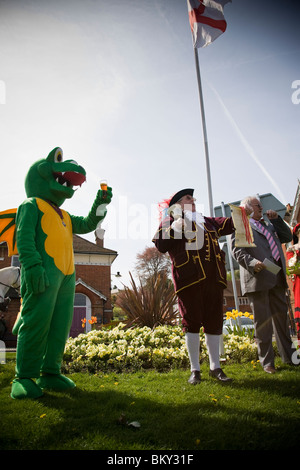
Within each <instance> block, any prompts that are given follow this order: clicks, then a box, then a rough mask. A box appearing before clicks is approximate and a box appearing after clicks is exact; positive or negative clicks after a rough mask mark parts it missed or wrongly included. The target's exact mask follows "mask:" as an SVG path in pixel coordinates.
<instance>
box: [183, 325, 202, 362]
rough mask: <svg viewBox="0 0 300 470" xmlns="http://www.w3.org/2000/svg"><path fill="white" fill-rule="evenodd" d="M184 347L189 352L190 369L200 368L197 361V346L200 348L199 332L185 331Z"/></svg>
mask: <svg viewBox="0 0 300 470" xmlns="http://www.w3.org/2000/svg"><path fill="white" fill-rule="evenodd" d="M185 342H186V347H187V350H188V354H189V359H190V364H191V371H192V370H200V362H199V348H200V336H199V333H186V334H185Z"/></svg>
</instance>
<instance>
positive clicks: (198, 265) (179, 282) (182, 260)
mask: <svg viewBox="0 0 300 470" xmlns="http://www.w3.org/2000/svg"><path fill="white" fill-rule="evenodd" d="M173 222H174V219H173V218H172V217H166V218H165V219H164V220H163V221H162V223H161V224H160V226H159V228H158V230H157V232H156V234H155V236H154V238H153V240H152V241H153V242H154V243H155V246H156V248H157V249H158V250H159V251H160V252H161V253H166V252H168V253H169V255H170V258H171V261H172V275H173V282H174V287H175V292H176V293H177V292H179V291H181V290H182V289H185V288H187V287H189V286H191V285H194V284H197V283H201V282H202V281H204V280H205V279H207V278H208V270H209V267H210V266H211V263H215V266H216V269H214V271H213V272H214V273H215V274H214V277H215V279H211V278H210V279H209V280H210V281H211V282H216V283H221V284H222V286H223V287H224V288H225V287H226V285H227V282H226V269H225V253H224V251H222V250H221V249H220V245H219V242H218V239H219V238H220V237H221V236H223V235H229V234H231V233H232V232H233V231H234V226H233V221H232V218H231V217H216V218H213V217H204V223H203V224H202V227H200V226H198V225H196V223H195V222H190V224H188V227H187V228H185V229H183V230H182V232H176V231H174V230H173V229H172V227H171V225H172V223H173ZM203 229H204V230H203Z"/></svg>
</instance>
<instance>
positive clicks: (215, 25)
mask: <svg viewBox="0 0 300 470" xmlns="http://www.w3.org/2000/svg"><path fill="white" fill-rule="evenodd" d="M229 2H231V0H202V1H201V0H187V5H188V12H189V20H190V25H191V30H192V35H193V44H194V48H198V47H205V46H207V45H208V44H210V43H211V42H213V41H214V40H215V39H217V37H219V36H220V35H221V34H222V33H224V31H225V30H226V26H227V23H226V21H225V18H224V14H223V7H224V5H226V3H229Z"/></svg>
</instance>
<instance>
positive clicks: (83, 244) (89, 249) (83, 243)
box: [73, 234, 118, 255]
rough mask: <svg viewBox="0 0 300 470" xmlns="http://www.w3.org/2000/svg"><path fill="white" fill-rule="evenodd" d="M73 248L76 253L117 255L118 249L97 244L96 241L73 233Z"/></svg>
mask: <svg viewBox="0 0 300 470" xmlns="http://www.w3.org/2000/svg"><path fill="white" fill-rule="evenodd" d="M73 249H74V253H90V254H91V253H94V254H98V255H108V254H111V255H117V254H118V253H117V251H114V250H110V249H109V248H104V247H102V246H99V245H97V244H96V243H93V242H90V241H89V240H86V239H85V238H82V237H80V236H79V235H75V234H73Z"/></svg>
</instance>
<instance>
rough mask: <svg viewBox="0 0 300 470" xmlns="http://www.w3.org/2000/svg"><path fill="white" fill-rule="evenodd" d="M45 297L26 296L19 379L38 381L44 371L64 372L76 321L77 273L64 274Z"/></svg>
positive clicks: (57, 276) (18, 364)
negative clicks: (70, 333) (61, 370)
mask: <svg viewBox="0 0 300 470" xmlns="http://www.w3.org/2000/svg"><path fill="white" fill-rule="evenodd" d="M49 281H50V286H49V287H47V288H46V290H45V292H43V293H41V294H37V295H35V294H32V293H31V294H28V293H27V292H26V291H25V293H24V297H23V302H22V322H21V326H20V329H19V333H18V342H17V361H16V376H17V377H19V378H37V377H39V376H40V373H41V372H44V373H50V374H58V373H60V368H61V362H62V358H63V354H64V348H65V344H66V341H67V338H68V335H69V331H70V328H71V324H72V319H73V308H74V307H73V306H74V293H75V272H74V273H73V274H72V275H69V276H65V275H63V274H62V273H61V272H60V271H58V272H57V274H56V276H55V278H53V277H52V279H51V278H50V279H49Z"/></svg>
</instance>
